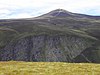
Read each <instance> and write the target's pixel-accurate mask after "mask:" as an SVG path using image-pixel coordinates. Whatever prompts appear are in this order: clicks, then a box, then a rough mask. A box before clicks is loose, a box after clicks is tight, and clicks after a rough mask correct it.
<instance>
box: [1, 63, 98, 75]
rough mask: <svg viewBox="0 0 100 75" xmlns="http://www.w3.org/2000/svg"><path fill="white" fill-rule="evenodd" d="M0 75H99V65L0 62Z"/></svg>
mask: <svg viewBox="0 0 100 75" xmlns="http://www.w3.org/2000/svg"><path fill="white" fill-rule="evenodd" d="M0 75H100V64H89V63H88V64H87V63H64V62H15V61H10V62H0Z"/></svg>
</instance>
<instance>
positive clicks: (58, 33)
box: [0, 9, 100, 63]
mask: <svg viewBox="0 0 100 75" xmlns="http://www.w3.org/2000/svg"><path fill="white" fill-rule="evenodd" d="M99 34H100V17H99V16H90V15H84V14H77V13H72V12H69V11H66V10H63V9H57V10H53V11H51V12H49V13H47V14H44V15H41V16H38V17H35V18H26V19H7V20H0V60H1V61H9V60H16V61H35V62H36V61H51V62H54V61H57V62H90V63H91V62H93V63H100V35H99Z"/></svg>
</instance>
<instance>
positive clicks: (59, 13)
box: [49, 9, 71, 17]
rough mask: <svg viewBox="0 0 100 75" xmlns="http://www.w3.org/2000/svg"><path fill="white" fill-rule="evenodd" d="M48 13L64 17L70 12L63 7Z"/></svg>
mask: <svg viewBox="0 0 100 75" xmlns="http://www.w3.org/2000/svg"><path fill="white" fill-rule="evenodd" d="M49 14H50V15H51V16H54V17H66V16H70V15H71V12H68V11H66V10H64V9H56V10H53V11H51V12H49Z"/></svg>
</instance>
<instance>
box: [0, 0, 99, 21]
mask: <svg viewBox="0 0 100 75" xmlns="http://www.w3.org/2000/svg"><path fill="white" fill-rule="evenodd" d="M59 8H60V9H65V10H67V11H70V12H74V13H81V14H88V15H94V16H100V0H0V19H13V18H14V19H17V18H31V17H36V16H40V15H42V14H45V13H47V12H50V11H52V10H55V9H59Z"/></svg>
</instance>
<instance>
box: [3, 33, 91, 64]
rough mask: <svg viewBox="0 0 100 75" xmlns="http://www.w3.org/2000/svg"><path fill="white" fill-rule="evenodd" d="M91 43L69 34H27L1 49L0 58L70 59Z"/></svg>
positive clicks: (24, 59) (28, 59)
mask: <svg viewBox="0 0 100 75" xmlns="http://www.w3.org/2000/svg"><path fill="white" fill-rule="evenodd" d="M91 44H92V43H90V42H89V41H87V40H86V39H83V38H79V37H71V36H62V35H61V36H58V35H57V36H46V35H37V36H29V37H25V38H22V39H20V40H18V41H17V42H15V43H10V44H9V45H7V46H6V47H5V48H4V49H2V54H1V60H2V61H4V60H5V61H6V60H18V61H62V62H63V61H66V62H72V60H73V59H74V58H75V57H76V56H78V55H79V54H80V53H81V52H82V51H83V50H85V49H86V48H88V47H90V46H91Z"/></svg>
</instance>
